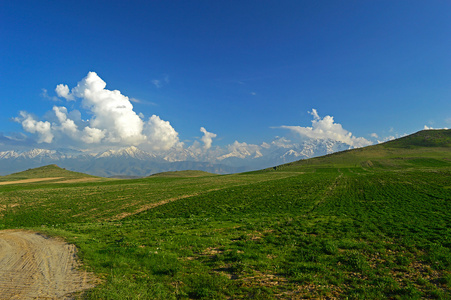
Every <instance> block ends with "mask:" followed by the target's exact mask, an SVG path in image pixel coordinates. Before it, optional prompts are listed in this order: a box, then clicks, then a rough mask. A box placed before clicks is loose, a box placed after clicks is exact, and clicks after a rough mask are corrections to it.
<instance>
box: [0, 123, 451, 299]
mask: <svg viewBox="0 0 451 300" xmlns="http://www.w3.org/2000/svg"><path fill="white" fill-rule="evenodd" d="M450 158H451V147H450V131H449V130H439V131H421V132H418V133H416V134H413V135H411V136H407V137H404V138H402V139H398V140H394V141H390V142H387V143H384V144H379V145H374V146H370V147H366V148H360V149H354V150H349V151H344V152H340V153H334V154H331V155H327V156H323V157H318V158H313V159H309V160H303V161H298V162H294V163H291V164H286V165H282V166H279V167H276V168H271V169H267V170H262V171H257V172H249V173H243V174H232V175H217V176H204V175H208V174H200V173H197V172H196V173H195V174H197V175H202V176H200V177H190V175H193V173H191V172H181V173H169V174H161V175H162V176H161V175H160V176H152V177H148V178H140V179H129V180H109V181H98V182H89V181H86V182H78V181H75V182H73V183H70V184H66V183H52V184H44V183H34V184H33V185H15V186H14V187H11V188H4V187H0V189H1V190H0V228H4V229H8V228H24V229H33V230H38V231H41V232H45V233H47V234H53V235H58V236H61V237H64V238H66V239H67V240H68V241H69V242H71V243H75V244H76V245H77V247H78V249H79V255H80V257H81V258H82V260H83V265H84V267H85V268H87V269H89V270H90V271H93V272H95V273H96V274H97V275H98V276H99V277H100V278H101V279H102V280H101V281H100V282H101V283H100V284H99V285H98V286H97V287H96V288H94V289H93V290H92V291H90V292H88V293H87V294H85V295H84V297H85V298H86V299H321V298H324V299H429V298H430V299H449V298H450V297H451V225H450V224H451V223H450V220H451V179H450V178H451V162H450ZM45 168H48V170H47V172H46V174H52V175H51V176H50V175H46V176H50V177H59V176H58V175H57V174H62V172H64V170H61V169H56V167H52V166H48V167H45ZM29 172H32V173H25V175H20V176H24V178H25V177H28V178H31V177H33V176H38V177H39V176H40V175H35V173H33V172H38V171H37V170H34V171H33V170H30V171H29ZM180 175H181V176H180ZM74 176H75V175H74ZM16 178H19V177H16Z"/></svg>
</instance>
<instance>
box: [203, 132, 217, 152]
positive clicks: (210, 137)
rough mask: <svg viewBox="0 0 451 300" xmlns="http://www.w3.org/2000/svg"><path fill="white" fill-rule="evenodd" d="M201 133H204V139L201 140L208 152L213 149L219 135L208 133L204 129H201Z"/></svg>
mask: <svg viewBox="0 0 451 300" xmlns="http://www.w3.org/2000/svg"><path fill="white" fill-rule="evenodd" d="M200 131H201V132H203V133H204V135H203V137H202V138H201V140H202V142H203V143H204V149H205V150H208V149H210V148H211V144H212V143H213V139H214V138H215V137H216V136H217V134H215V133H212V132H208V131H207V130H206V129H205V128H204V127H201V128H200Z"/></svg>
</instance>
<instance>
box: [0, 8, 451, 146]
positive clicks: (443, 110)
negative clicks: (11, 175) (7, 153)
mask: <svg viewBox="0 0 451 300" xmlns="http://www.w3.org/2000/svg"><path fill="white" fill-rule="evenodd" d="M450 15H451V2H450V1H415V0H411V1H393V0H390V1H301V0H296V1H20V0H18V1H2V2H1V4H0V25H1V26H0V57H1V59H0V99H1V103H2V108H1V110H0V135H1V136H3V139H2V140H1V141H0V143H3V147H2V148H3V149H6V148H8V143H9V142H10V141H12V140H17V139H23V140H24V143H25V142H29V143H30V144H31V143H33V142H35V143H36V142H38V140H39V136H38V135H37V134H36V132H35V133H33V131H32V130H31V129H30V128H28V130H27V128H26V127H25V126H24V121H26V120H33V121H34V122H35V123H34V125H37V122H39V121H41V122H49V124H54V125H51V126H54V128H53V127H52V129H51V130H56V131H58V130H59V131H58V133H55V134H53V136H54V138H53V139H52V141H51V142H45V141H43V140H42V138H41V140H40V141H39V143H38V144H40V145H41V146H43V147H50V148H51V147H52V146H55V147H56V146H58V143H59V144H62V143H65V142H67V140H68V139H69V138H68V136H67V135H66V136H64V134H63V133H62V130H63V129H61V128H62V123H61V124H60V123H58V122H57V121H56V117H55V114H54V111H55V110H54V109H53V107H64V109H66V110H67V117H66V118H70V113H71V112H73V111H78V112H80V114H81V119H80V120H79V123H77V122H75V123H77V125H78V127H77V128H78V130H79V131H80V132H81V131H82V129H83V128H85V127H87V126H89V128H91V129H92V128H95V124H93V121H94V119H97V121H99V122H100V123H101V122H102V120H101V117H100V116H98V115H96V113H95V112H94V111H93V110H92V109H93V107H95V106H91V110H90V109H88V106H89V105H90V104H87V103H86V102H82V101H83V99H82V97H79V98H77V99H78V100H77V101H73V100H66V99H64V97H58V94H57V93H56V92H55V88H56V86H57V85H59V84H63V85H67V87H68V88H69V91H70V92H71V89H72V88H74V87H76V86H77V84H78V83H79V82H81V81H82V80H83V79H84V78H86V77H87V76H88V73H89V72H95V73H96V74H97V76H98V78H99V79H101V80H103V81H104V82H105V83H106V88H105V89H108V90H119V91H120V93H121V95H124V96H127V97H129V99H130V103H131V104H132V105H133V108H132V111H133V112H135V113H136V115H138V116H139V118H141V119H142V120H143V124H144V125H143V126H144V129H143V130H144V131H146V128H147V130H148V131H147V132H150V131H152V130H154V131H153V132H154V134H157V133H155V130H156V129H154V128H160V127H152V126H157V125H155V124H157V123H155V122H154V123H152V124H153V125H152V124H150V123H149V125H146V124H147V123H146V122H147V121H148V119H149V118H150V117H151V116H152V115H155V116H158V118H159V119H160V121H162V122H160V121H158V120H157V121H158V122H160V123H158V124H160V125H161V126H163V127H161V128H166V129H168V127H167V126H166V125H165V124H166V123H164V122H170V126H171V127H172V128H173V129H174V130H175V131H176V133H177V139H178V141H180V142H183V143H184V144H185V145H189V144H191V143H193V142H194V141H199V142H200V141H201V138H202V136H203V133H202V132H201V131H200V128H201V127H204V128H205V129H206V130H207V131H208V132H210V133H214V134H216V136H215V137H214V141H213V145H223V146H225V145H229V144H232V143H233V142H234V141H239V142H246V143H249V144H261V143H262V142H265V141H266V142H267V141H271V140H272V139H273V138H274V137H275V136H283V135H285V134H288V133H291V134H298V133H300V132H301V133H302V132H304V131H302V130H290V129H289V128H293V126H298V127H309V126H312V118H314V114H313V111H312V109H316V111H317V113H318V114H319V118H323V117H325V116H332V117H333V120H334V122H335V123H336V124H339V125H341V126H342V127H343V128H344V129H346V130H347V131H349V132H352V134H353V136H355V137H362V138H365V139H368V140H371V141H375V138H374V137H375V136H376V135H377V136H378V139H379V140H383V139H385V138H388V137H389V136H400V135H403V134H409V133H413V132H416V131H419V130H421V129H423V128H424V126H425V125H426V126H429V127H434V128H444V127H448V128H449V127H451V56H450V53H451V21H450ZM74 95H75V94H74ZM75 98H76V97H75ZM83 103H84V104H83ZM91 104H92V103H91ZM92 105H94V104H92ZM97 108H98V109H101V107H97ZM21 111H22V112H26V115H24V114H22V115H21V113H20V112H21ZM309 112H310V113H309ZM72 115H74V113H72ZM28 116H30V117H28ZM72 117H73V116H72ZM106 117H107V116H105V118H106ZM27 118H28V119H27ZM155 120H156V119H154V121H155ZM314 120H315V119H314ZM318 120H320V119H318ZM60 121H61V120H60ZM110 121H111V120H104V122H103V123H102V124H103V125H102V126H103V127H98V128H100V129H102V130H105V131H104V132H105V133H107V128H106V127H107V126H108V124H111V123H108V122H110ZM163 121H164V122H163ZM52 122H53V123H52ZM55 122H56V123H55ZM83 122H84V123H83ZM83 124H84V125H83ZM88 124H89V125H88ZM160 125H158V126H160ZM99 126H100V125H99ZM146 126H147V127H146ZM164 126H166V127H164ZM287 128H288V129H287ZM166 129H162V130H163V131H164V130H166ZM149 130H150V131H149ZM158 130H160V129H158ZM158 130H157V131H158ZM144 131H143V132H142V134H143V135H146V134H150V133H145V132H144ZM169 131H170V130H169ZM158 132H160V131H158ZM165 132H166V131H164V132H163V133H162V134H165ZM171 132H172V131H171ZM66 133H67V132H66ZM116 133H117V132H116ZM160 133H161V132H160ZM372 134H373V137H371V135H372ZM24 135H25V136H26V137H27V138H25V137H24ZM102 136H103V137H104V139H106V138H107V135H105V134H104V135H102ZM119 136H120V134H119V135H116V136H115V135H114V134H112V135H111V136H110V139H109V143H111V144H114V143H115V141H117V139H116V138H118V137H119ZM84 137H85V138H86V136H84ZM82 140H83V141H85V142H86V139H83V137H82V136H81V133H79V135H78V139H75V138H74V139H73V140H72V141H71V146H73V147H76V146H77V141H79V142H80V141H82ZM47 141H50V140H47ZM98 141H99V142H100V139H99V140H98ZM127 141H131V140H130V139H128V140H121V142H120V143H117V144H118V145H119V144H120V145H124V144H126V143H127ZM80 143H81V142H80ZM131 143H135V144H137V145H139V143H138V142H133V141H132V142H131ZM12 144H14V143H12ZM94 144H95V143H91V144H90V145H91V146H92V147H94V146H95V145H94ZM88 146H89V145H87V144H86V143H85V144H84V145H83V147H85V148H86V147H88Z"/></svg>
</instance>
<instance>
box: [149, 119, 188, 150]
mask: <svg viewBox="0 0 451 300" xmlns="http://www.w3.org/2000/svg"><path fill="white" fill-rule="evenodd" d="M144 133H145V134H146V136H147V137H148V139H149V145H150V147H151V148H152V149H153V150H157V151H162V150H168V149H170V148H171V147H174V146H176V145H178V144H180V141H179V138H178V132H177V131H175V129H174V128H173V127H172V126H171V124H170V123H169V121H163V120H161V119H160V117H159V116H156V115H153V116H151V117H150V118H149V120H148V121H147V123H146V125H145V128H144Z"/></svg>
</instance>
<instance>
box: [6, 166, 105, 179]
mask: <svg viewBox="0 0 451 300" xmlns="http://www.w3.org/2000/svg"><path fill="white" fill-rule="evenodd" d="M34 178H64V179H76V178H98V177H95V176H92V175H87V174H83V173H78V172H72V171H68V170H66V169H62V168H60V167H58V166H57V165H48V166H43V167H40V168H36V169H29V170H26V171H22V172H18V173H14V174H11V175H7V176H0V181H15V180H25V179H34Z"/></svg>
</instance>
